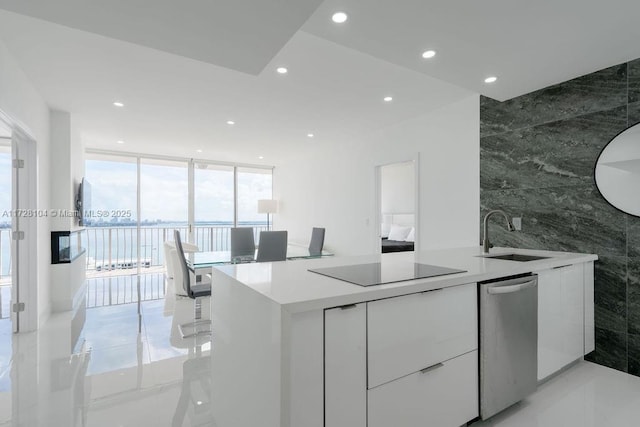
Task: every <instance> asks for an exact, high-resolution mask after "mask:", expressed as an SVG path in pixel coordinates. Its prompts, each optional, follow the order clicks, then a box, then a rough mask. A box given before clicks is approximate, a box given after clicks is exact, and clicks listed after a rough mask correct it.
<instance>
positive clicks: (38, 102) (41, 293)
mask: <svg viewBox="0 0 640 427" xmlns="http://www.w3.org/2000/svg"><path fill="white" fill-rule="evenodd" d="M0 110H1V111H2V112H3V113H5V114H7V115H8V116H9V117H10V118H11V119H12V121H14V122H15V123H18V124H19V125H20V126H21V127H22V128H23V129H25V130H27V131H28V133H29V134H30V135H31V136H32V137H33V138H35V140H36V142H37V157H38V166H37V169H38V178H37V179H38V208H39V209H48V208H49V171H50V169H49V166H50V163H49V109H48V107H47V105H46V103H45V101H44V99H43V98H42V97H41V96H40V94H39V93H38V92H37V91H36V89H35V87H34V86H33V85H32V84H31V82H30V81H29V79H28V78H27V76H26V75H25V74H24V72H23V71H22V70H21V68H20V66H19V65H18V63H17V62H16V60H15V59H14V57H13V56H12V54H11V53H10V52H9V50H8V49H7V48H6V46H5V45H4V44H3V43H2V42H1V41H0ZM37 229H38V231H37V233H38V242H41V243H42V244H39V245H38V248H37V252H38V263H37V265H34V266H33V268H35V269H37V280H38V289H37V304H38V323H39V324H42V322H44V320H46V318H47V317H48V316H49V313H50V311H51V303H50V295H49V264H50V261H51V253H50V252H51V249H50V244H49V242H50V234H49V232H50V230H49V220H48V218H40V219H39V221H38V223H37Z"/></svg>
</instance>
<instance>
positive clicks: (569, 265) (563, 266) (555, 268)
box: [553, 264, 573, 270]
mask: <svg viewBox="0 0 640 427" xmlns="http://www.w3.org/2000/svg"><path fill="white" fill-rule="evenodd" d="M572 266H573V264H567V265H560V266H558V267H553V270H557V269H558V268H565V267H572Z"/></svg>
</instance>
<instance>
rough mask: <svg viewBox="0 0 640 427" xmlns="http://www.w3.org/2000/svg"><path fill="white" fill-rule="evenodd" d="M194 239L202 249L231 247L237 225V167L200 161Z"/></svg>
mask: <svg viewBox="0 0 640 427" xmlns="http://www.w3.org/2000/svg"><path fill="white" fill-rule="evenodd" d="M193 174H194V176H193V182H194V184H193V189H194V192H193V208H194V215H193V240H192V241H193V243H195V244H196V245H197V246H198V248H199V249H200V250H201V251H216V250H228V249H229V230H230V228H231V227H233V225H234V223H235V222H234V217H235V214H234V205H235V202H234V200H235V196H234V168H233V167H232V166H221V165H213V164H207V163H196V164H195V168H194V171H193Z"/></svg>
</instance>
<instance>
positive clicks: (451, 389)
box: [368, 351, 479, 427]
mask: <svg viewBox="0 0 640 427" xmlns="http://www.w3.org/2000/svg"><path fill="white" fill-rule="evenodd" d="M368 393H369V403H368V414H369V424H368V427H390V426H402V427H424V426H437V427H458V426H461V425H463V424H464V423H466V422H467V421H470V420H472V419H473V418H475V417H477V416H478V414H479V412H478V352H477V351H472V352H470V353H467V354H463V355H462V356H458V357H456V358H454V359H451V360H448V361H446V362H444V363H443V364H442V366H440V367H437V368H434V369H432V370H429V371H428V372H425V373H422V372H416V373H415V374H412V375H408V376H406V377H403V378H400V379H398V380H395V381H392V382H390V383H387V384H384V385H381V386H379V387H376V388H374V389H371V390H369V391H368Z"/></svg>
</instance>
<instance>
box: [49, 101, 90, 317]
mask: <svg viewBox="0 0 640 427" xmlns="http://www.w3.org/2000/svg"><path fill="white" fill-rule="evenodd" d="M49 123H50V127H51V133H50V134H51V180H50V183H49V185H50V188H51V189H50V191H51V209H54V210H56V211H58V212H74V211H75V200H76V196H77V192H78V187H79V185H80V181H81V180H82V177H83V175H84V149H83V146H82V143H81V141H80V138H79V136H78V133H77V129H76V128H75V127H74V126H73V121H72V117H71V114H70V113H68V112H66V111H57V110H52V111H51V115H50V119H49ZM79 229H82V227H80V226H79V225H78V219H77V218H76V217H75V216H60V215H59V216H57V217H55V218H51V230H52V231H73V230H79ZM86 265H87V264H86V256H85V255H83V256H80V257H78V258H76V259H74V260H73V261H71V263H70V264H56V265H51V302H52V309H53V311H54V312H58V311H68V310H73V309H75V308H77V307H76V306H77V304H79V303H80V302H81V300H82V297H83V296H84V292H85V288H86V286H85V278H86Z"/></svg>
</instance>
